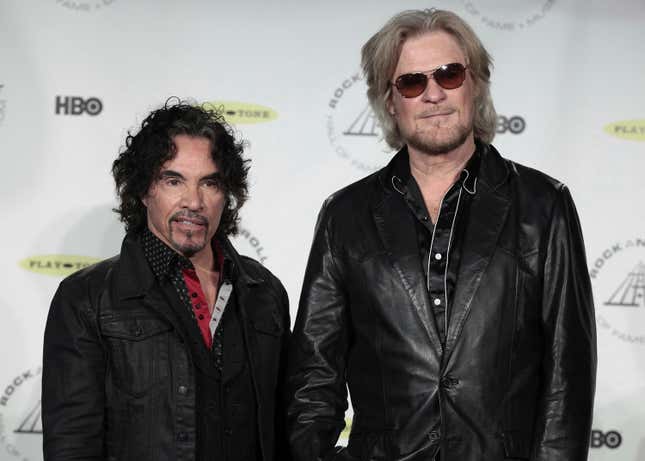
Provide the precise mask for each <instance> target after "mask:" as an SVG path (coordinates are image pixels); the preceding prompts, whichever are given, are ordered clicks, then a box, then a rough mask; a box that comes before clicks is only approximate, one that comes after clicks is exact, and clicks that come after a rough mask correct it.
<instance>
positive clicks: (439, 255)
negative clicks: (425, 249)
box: [434, 253, 443, 261]
mask: <svg viewBox="0 0 645 461" xmlns="http://www.w3.org/2000/svg"><path fill="white" fill-rule="evenodd" d="M441 258H443V256H441V253H435V254H434V259H436V260H437V261H441Z"/></svg>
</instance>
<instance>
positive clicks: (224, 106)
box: [202, 101, 278, 125]
mask: <svg viewBox="0 0 645 461" xmlns="http://www.w3.org/2000/svg"><path fill="white" fill-rule="evenodd" d="M202 107H204V108H205V109H213V110H217V111H220V112H221V113H222V115H223V116H224V118H225V119H226V121H227V122H228V123H230V124H232V125H242V124H254V123H262V122H270V121H271V120H275V119H277V118H278V113H277V112H276V111H274V110H273V109H271V108H269V107H265V106H260V105H259V104H250V103H246V102H236V101H211V102H207V103H204V104H202Z"/></svg>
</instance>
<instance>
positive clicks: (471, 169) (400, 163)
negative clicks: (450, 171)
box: [392, 141, 484, 195]
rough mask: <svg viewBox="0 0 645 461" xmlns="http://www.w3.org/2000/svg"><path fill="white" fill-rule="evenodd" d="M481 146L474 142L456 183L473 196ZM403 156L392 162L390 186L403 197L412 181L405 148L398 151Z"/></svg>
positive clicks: (398, 156) (408, 157)
mask: <svg viewBox="0 0 645 461" xmlns="http://www.w3.org/2000/svg"><path fill="white" fill-rule="evenodd" d="M483 148H484V147H483V145H482V144H481V143H480V142H479V141H475V152H474V153H473V155H472V156H471V157H470V159H468V162H466V165H465V166H464V169H463V170H462V171H461V175H460V177H459V179H458V180H457V182H461V185H462V186H463V187H464V188H465V189H466V190H467V191H468V192H470V193H471V194H474V193H475V191H476V186H477V176H478V175H479V165H480V163H481V152H482V149H483ZM400 153H401V154H403V155H397V156H396V158H395V162H394V165H393V166H394V169H393V176H392V185H393V186H394V188H395V189H396V190H397V191H398V192H399V193H401V194H403V195H405V192H406V191H407V187H408V184H409V182H410V180H414V179H413V177H412V173H411V171H410V156H409V154H408V148H407V146H405V147H403V149H401V151H400Z"/></svg>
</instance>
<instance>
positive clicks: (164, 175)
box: [159, 170, 184, 179]
mask: <svg viewBox="0 0 645 461" xmlns="http://www.w3.org/2000/svg"><path fill="white" fill-rule="evenodd" d="M159 178H160V179H162V178H181V179H184V175H183V174H181V173H179V172H177V171H173V170H163V171H160V172H159Z"/></svg>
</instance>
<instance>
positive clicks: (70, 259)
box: [18, 255, 101, 277]
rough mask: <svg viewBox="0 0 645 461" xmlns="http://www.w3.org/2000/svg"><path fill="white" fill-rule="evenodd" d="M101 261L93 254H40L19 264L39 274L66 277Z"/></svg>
mask: <svg viewBox="0 0 645 461" xmlns="http://www.w3.org/2000/svg"><path fill="white" fill-rule="evenodd" d="M99 261H101V259H100V258H93V257H91V256H75V255H39V256H30V257H29V258H25V259H23V260H22V261H20V262H19V263H18V264H19V265H20V267H22V268H23V269H25V270H28V271H31V272H36V273H38V274H43V275H53V276H59V277H65V276H67V275H70V274H73V273H74V272H76V271H77V270H80V269H83V268H84V267H87V266H90V265H92V264H94V263H97V262H99Z"/></svg>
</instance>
